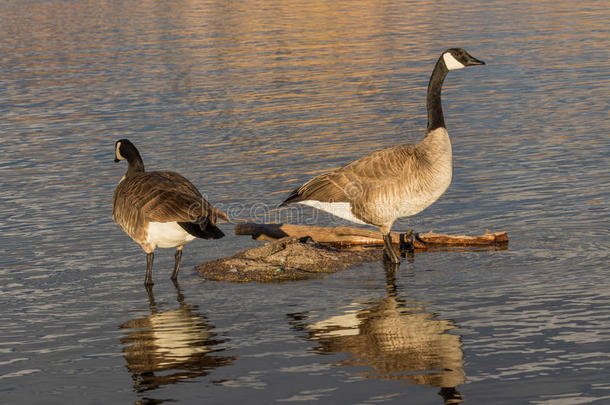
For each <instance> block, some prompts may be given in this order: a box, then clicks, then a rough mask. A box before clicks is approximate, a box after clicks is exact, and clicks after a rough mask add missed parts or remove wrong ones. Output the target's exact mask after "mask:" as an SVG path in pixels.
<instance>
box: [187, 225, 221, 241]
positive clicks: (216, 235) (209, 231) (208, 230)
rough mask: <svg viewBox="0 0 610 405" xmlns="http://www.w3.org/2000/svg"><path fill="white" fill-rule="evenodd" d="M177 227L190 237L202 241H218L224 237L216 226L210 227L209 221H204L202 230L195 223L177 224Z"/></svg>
mask: <svg viewBox="0 0 610 405" xmlns="http://www.w3.org/2000/svg"><path fill="white" fill-rule="evenodd" d="M178 225H180V226H181V227H182V228H183V229H184V230H185V231H187V232H188V233H190V234H191V235H193V236H196V237H198V238H202V239H220V238H222V237H223V236H225V234H224V233H222V231H221V230H220V229H219V228H218V227H217V226H216V225H212V224H211V223H210V222H209V221H206V223H205V227H204V228H203V229H202V228H201V226H200V225H199V224H198V223H196V222H178ZM202 225H203V224H202Z"/></svg>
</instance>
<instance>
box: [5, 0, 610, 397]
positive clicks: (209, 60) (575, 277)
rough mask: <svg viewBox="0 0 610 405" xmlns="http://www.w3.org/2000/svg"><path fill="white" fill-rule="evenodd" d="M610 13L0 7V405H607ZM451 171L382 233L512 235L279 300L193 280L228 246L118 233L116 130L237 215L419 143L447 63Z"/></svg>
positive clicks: (261, 213)
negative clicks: (428, 99) (461, 62)
mask: <svg viewBox="0 0 610 405" xmlns="http://www.w3.org/2000/svg"><path fill="white" fill-rule="evenodd" d="M608 27H609V21H608V8H607V7H606V5H605V4H604V2H598V1H588V0H585V1H580V2H577V3H574V2H569V1H552V2H551V1H513V2H510V1H509V2H506V1H502V2H500V1H491V2H470V1H457V2H452V3H450V4H442V5H439V4H438V3H437V2H433V1H425V0H422V1H412V2H408V1H402V2H401V1H387V2H365V1H334V2H325V1H313V2H296V1H291V0H288V1H260V0H251V1H249V0H246V1H240V2H223V1H218V2H215V1H171V2H156V1H139V2H135V1H87V0H83V1H78V0H72V1H70V0H64V1H50V0H49V1H24V0H17V1H11V2H2V3H0V28H1V29H0V94H1V96H0V134H1V138H0V171H1V173H2V176H1V178H0V184H1V187H0V199H1V201H2V210H1V213H0V231H1V232H0V235H1V236H0V237H1V238H2V239H1V242H2V243H1V244H0V246H1V249H2V254H1V257H0V291H1V295H0V302H1V304H2V308H3V310H2V311H1V312H0V402H1V403H10V404H17V403H24V404H25V403H32V402H36V401H43V402H44V403H50V404H53V403H61V404H64V403H130V402H134V403H141V404H144V403H149V404H153V403H156V404H158V403H162V402H164V401H169V402H172V401H173V402H179V403H200V402H206V403H241V402H243V401H248V403H261V404H263V403H272V402H280V403H284V402H288V403H290V402H301V403H303V402H305V403H315V402H318V403H324V404H328V403H354V404H355V403H359V404H364V403H413V404H442V403H458V402H460V401H463V402H464V403H471V404H490V403H494V404H515V403H534V404H582V403H600V404H601V403H606V402H609V401H610V383H609V382H608V378H607V376H608V375H609V372H610V360H609V359H610V296H609V291H610V282H609V281H608V277H607V274H608V270H609V269H608V264H607V262H608V247H609V241H610V238H609V235H608V234H609V232H608V214H609V206H608V196H609V195H610V193H609V186H610V170H609V169H608V168H609V167H610V165H609V158H608V157H609V156H610V141H609V138H608V130H609V128H610V127H609V126H608V115H609V111H610V107H609V103H608V99H609V96H610V81H609V80H608V45H609V40H608V39H609V34H610V32H609V31H610V30H609V28H608ZM451 46H463V47H464V48H466V49H468V50H469V51H470V52H471V53H472V54H473V55H474V56H476V57H478V58H481V59H483V60H485V61H486V62H487V65H486V66H484V67H477V68H472V69H464V70H462V71H457V72H451V74H450V75H449V76H448V78H447V80H446V83H445V87H444V92H443V102H444V109H445V116H446V121H447V125H448V129H449V132H450V135H451V137H452V143H453V148H454V150H453V152H454V180H453V183H452V185H451V187H450V188H449V190H448V191H447V193H446V194H445V195H444V196H443V197H442V198H441V199H440V200H439V201H438V202H437V203H436V204H434V205H433V206H432V207H430V208H429V209H427V210H426V211H424V212H423V213H421V214H420V215H418V216H417V217H415V218H412V219H410V220H406V219H403V220H401V221H398V222H397V223H396V224H395V229H396V230H398V229H408V228H411V227H413V228H415V229H416V230H419V231H426V230H429V229H434V230H436V231H442V232H447V233H471V234H477V233H482V232H484V231H485V230H486V229H490V230H493V231H499V230H506V231H507V232H508V234H509V237H510V240H511V241H510V246H509V249H507V250H500V251H477V252H430V253H422V254H417V255H416V256H415V258H414V259H413V260H411V261H405V262H403V263H402V265H401V268H400V269H399V271H398V272H397V273H396V274H392V273H391V272H386V270H385V269H384V268H383V266H382V264H381V263H369V264H364V265H362V266H358V267H354V268H351V269H349V270H345V271H342V272H340V273H337V274H333V275H328V276H325V277H323V278H320V279H315V280H310V281H303V282H295V283H278V284H230V283H220V282H206V281H205V280H201V279H200V278H199V277H198V276H197V275H196V273H195V271H194V270H193V268H194V266H196V265H198V264H200V263H202V262H205V261H208V260H211V259H215V258H218V257H222V256H226V255H230V254H232V253H234V252H235V251H237V250H239V249H244V248H247V247H250V246H255V245H256V244H257V242H254V241H251V240H250V239H247V238H246V237H243V236H241V237H239V236H234V235H233V234H232V233H233V232H232V226H231V225H228V224H223V225H222V228H223V230H224V231H225V233H226V234H227V237H226V238H224V239H221V240H218V241H196V242H193V243H191V244H190V245H188V246H187V247H186V248H185V253H184V256H183V265H184V267H183V270H182V272H181V278H180V286H179V287H174V285H173V284H172V283H171V282H170V281H169V275H170V269H171V266H172V263H173V254H172V252H171V251H169V250H159V251H158V254H157V255H156V258H155V259H156V260H155V269H154V274H153V277H154V279H155V281H156V284H155V286H154V290H153V291H147V290H146V289H145V288H144V287H143V285H142V283H143V279H144V273H145V257H144V254H143V252H142V251H141V249H140V248H139V247H138V246H137V245H136V244H135V243H133V242H132V241H131V240H130V239H129V238H128V237H127V236H126V235H125V234H123V233H122V231H121V230H120V229H119V228H118V227H117V226H116V225H115V224H114V223H112V221H111V218H110V212H111V198H112V193H113V190H114V187H115V185H116V183H117V182H118V180H119V179H120V177H121V176H122V175H123V172H124V170H125V167H124V165H115V164H114V163H113V162H112V159H113V157H114V156H113V145H114V141H115V140H116V139H119V138H130V139H131V140H133V141H134V142H135V143H136V145H138V146H139V148H140V150H141V152H142V155H143V157H144V160H145V163H146V164H147V167H149V168H163V169H172V170H175V171H178V172H180V173H182V174H184V175H185V176H186V177H188V178H189V179H191V180H192V181H193V182H194V183H195V184H196V185H197V186H198V187H199V188H200V189H201V190H202V192H203V193H204V194H205V195H207V197H208V199H209V200H210V201H211V202H212V203H214V204H215V205H217V206H219V207H221V208H224V209H227V210H229V211H230V213H231V215H232V216H233V217H234V218H236V219H242V220H246V219H248V220H256V221H267V222H269V221H289V222H300V223H316V224H320V225H331V224H335V223H337V222H338V221H337V220H336V219H333V218H330V217H328V216H326V215H320V214H318V213H315V212H314V211H311V210H308V209H307V210H299V209H297V208H289V209H284V210H276V209H275V207H276V206H277V204H278V203H279V202H280V201H281V200H282V198H283V197H284V196H285V195H286V193H287V192H288V191H289V190H291V189H292V188H294V187H295V186H297V185H299V184H301V183H302V182H303V181H305V180H307V179H308V178H310V177H312V176H313V175H314V174H317V173H321V172H323V171H325V170H328V169H329V168H333V167H338V166H340V165H342V164H345V163H347V162H349V161H351V160H353V159H356V158H358V157H360V156H362V155H363V154H365V153H366V152H368V151H371V150H374V149H377V148H380V147H383V146H388V145H394V144H396V143H398V142H405V141H408V142H413V141H417V140H418V139H420V138H421V136H422V135H423V129H424V128H425V124H426V116H425V105H424V100H425V89H426V84H427V80H428V77H429V74H430V71H431V68H432V66H433V64H434V62H435V60H436V58H437V57H438V56H439V54H440V52H441V51H442V50H443V49H445V48H447V47H451Z"/></svg>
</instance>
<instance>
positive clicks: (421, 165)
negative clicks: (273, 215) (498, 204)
mask: <svg viewBox="0 0 610 405" xmlns="http://www.w3.org/2000/svg"><path fill="white" fill-rule="evenodd" d="M484 64H485V62H483V61H480V60H478V59H475V58H474V57H472V56H471V55H470V54H468V52H466V51H465V50H463V49H460V48H452V49H448V50H446V51H445V52H443V53H442V55H441V56H440V57H439V59H438V61H437V62H436V65H435V66H434V70H433V71H432V75H431V76H430V82H429V84H428V94H427V100H426V102H427V110H428V128H427V130H426V136H425V138H424V139H423V140H422V141H420V142H419V143H418V144H416V145H408V144H403V145H397V146H393V147H389V148H385V149H381V150H378V151H375V152H373V153H370V154H368V155H366V156H364V157H362V158H360V159H358V160H356V161H354V162H352V163H350V164H348V165H347V166H345V167H342V168H340V169H337V170H334V171H332V172H329V173H325V174H322V175H319V176H317V177H314V178H313V179H311V180H309V181H308V182H307V183H305V184H303V185H302V186H301V187H299V188H297V189H295V190H294V191H292V193H290V195H289V196H288V198H286V200H285V201H284V202H283V203H282V204H281V205H280V206H284V205H286V204H289V203H293V202H298V203H300V204H304V205H309V206H311V207H314V208H317V209H320V210H323V211H326V212H329V213H331V214H333V215H335V216H338V217H341V218H344V219H347V220H349V221H352V222H355V223H359V224H369V225H375V226H378V227H379V229H380V230H381V232H382V234H383V241H384V247H385V255H386V256H387V257H388V258H389V259H390V260H391V261H392V262H393V263H399V262H400V259H399V257H398V254H397V253H396V251H395V250H394V248H393V246H392V240H391V238H390V230H391V228H392V224H393V223H394V221H395V220H396V219H397V218H401V217H405V216H411V215H415V214H417V213H418V212H421V211H423V210H424V209H425V208H426V207H428V206H429V205H431V204H432V203H433V202H434V201H436V200H437V199H438V198H439V197H440V196H441V195H442V194H443V193H444V192H445V190H447V188H448V187H449V184H450V183H451V173H452V160H451V142H450V141H449V134H448V133H447V129H446V128H445V120H444V118H443V108H442V105H441V88H442V86H443V81H444V80H445V76H447V73H448V72H449V71H450V70H454V69H461V68H464V67H466V66H474V65H484Z"/></svg>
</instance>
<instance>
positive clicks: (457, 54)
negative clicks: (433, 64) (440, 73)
mask: <svg viewBox="0 0 610 405" xmlns="http://www.w3.org/2000/svg"><path fill="white" fill-rule="evenodd" d="M443 62H444V63H445V66H446V67H447V70H454V69H462V68H465V67H466V66H475V65H484V64H485V62H483V61H482V60H478V59H477V58H475V57H473V56H472V55H470V54H469V53H468V52H466V51H465V50H463V49H462V48H451V49H447V50H446V51H445V52H443Z"/></svg>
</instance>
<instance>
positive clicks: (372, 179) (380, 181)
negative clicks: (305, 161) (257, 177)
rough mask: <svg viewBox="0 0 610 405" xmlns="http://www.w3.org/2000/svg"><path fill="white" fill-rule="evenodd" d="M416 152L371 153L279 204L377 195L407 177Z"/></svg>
mask: <svg viewBox="0 0 610 405" xmlns="http://www.w3.org/2000/svg"><path fill="white" fill-rule="evenodd" d="M415 154H416V150H415V148H414V147H413V146H412V145H398V146H394V147H391V148H386V149H382V150H378V151H375V152H373V153H370V154H368V155H366V156H363V157H362V158H360V159H358V160H356V161H354V162H352V163H350V164H349V165H347V166H345V167H342V168H340V169H337V170H335V171H332V172H329V173H325V174H322V175H320V176H317V177H314V178H313V179H311V180H309V181H308V182H307V183H305V184H303V185H302V186H301V187H299V188H297V189H295V190H294V191H293V192H292V193H291V194H290V195H289V196H288V198H287V199H286V200H285V201H284V202H283V203H282V205H286V204H289V203H292V202H298V201H305V200H316V201H322V202H354V201H359V200H362V199H363V198H364V197H366V196H370V195H371V194H373V193H379V192H382V191H383V190H385V189H386V188H388V187H391V185H392V184H395V183H396V180H398V179H400V178H403V177H405V176H407V175H408V168H409V166H411V165H412V161H414V159H413V158H414V156H415Z"/></svg>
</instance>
